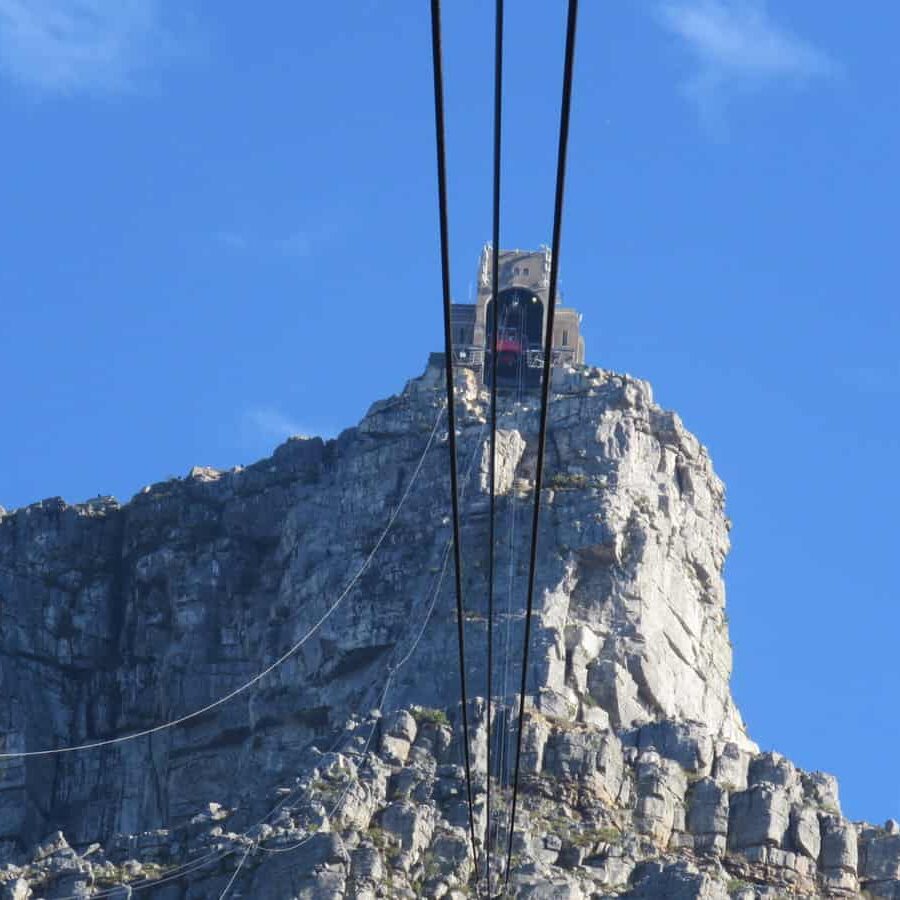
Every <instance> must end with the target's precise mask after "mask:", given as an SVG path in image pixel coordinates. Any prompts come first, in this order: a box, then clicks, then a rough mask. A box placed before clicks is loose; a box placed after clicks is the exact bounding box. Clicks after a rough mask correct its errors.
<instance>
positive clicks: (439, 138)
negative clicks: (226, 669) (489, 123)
mask: <svg viewBox="0 0 900 900" xmlns="http://www.w3.org/2000/svg"><path fill="white" fill-rule="evenodd" d="M431 51H432V66H433V70H434V134H435V145H436V150H437V188H438V211H439V217H440V239H441V285H442V288H443V300H444V370H445V377H446V380H447V426H448V444H449V450H450V501H451V508H452V514H453V565H454V574H455V579H456V621H457V640H458V644H459V679H460V700H461V702H462V722H463V748H464V751H465V752H464V757H465V769H466V794H467V798H468V803H469V831H470V834H471V838H472V860H473V863H474V867H475V884H476V885H477V884H478V848H477V845H476V840H475V814H474V809H473V803H472V766H471V761H470V758H469V714H468V696H467V692H466V646H465V640H466V639H465V620H464V605H463V594H462V553H461V549H460V542H459V531H460V530H459V495H458V487H457V481H458V473H457V465H456V410H455V408H454V390H453V342H452V335H451V315H450V313H451V310H450V307H451V303H452V300H451V297H450V241H449V234H448V227H447V163H446V148H445V140H444V73H443V64H442V59H441V2H440V0H431ZM476 893H477V888H476Z"/></svg>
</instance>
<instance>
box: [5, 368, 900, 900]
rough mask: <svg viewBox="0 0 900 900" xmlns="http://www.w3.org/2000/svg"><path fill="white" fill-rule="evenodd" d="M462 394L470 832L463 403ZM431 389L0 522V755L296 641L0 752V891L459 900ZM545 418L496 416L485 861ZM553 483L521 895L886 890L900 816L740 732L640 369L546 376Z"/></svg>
mask: <svg viewBox="0 0 900 900" xmlns="http://www.w3.org/2000/svg"><path fill="white" fill-rule="evenodd" d="M459 387H460V409H459V413H460V422H459V426H460V434H459V440H460V443H461V451H460V463H461V469H462V470H463V472H464V473H465V472H468V473H469V475H468V478H467V485H466V493H465V497H464V500H463V504H462V510H463V548H464V559H465V577H464V585H465V600H466V609H467V615H466V622H465V629H466V639H467V645H468V658H467V663H468V671H467V673H466V675H467V679H468V684H469V692H470V695H471V696H473V698H474V699H473V701H472V704H471V723H472V730H473V733H472V736H471V751H472V754H473V759H474V760H475V768H476V772H475V782H476V783H475V801H476V802H475V811H476V826H477V830H478V832H479V834H483V833H484V829H485V826H486V824H487V823H486V810H485V786H486V772H485V754H486V746H487V745H486V741H487V734H486V731H487V729H486V717H485V703H484V696H485V686H486V677H487V673H486V670H485V655H484V646H485V635H486V615H485V614H486V596H487V585H486V560H487V547H486V542H487V529H488V517H487V514H488V499H487V472H488V457H487V448H486V443H487V440H488V429H487V428H486V426H485V418H486V414H487V403H486V401H487V397H486V396H485V395H482V394H479V392H478V390H477V389H476V387H475V385H474V384H473V383H472V382H471V381H462V382H461V383H460V385H459ZM442 396H443V383H442V377H441V371H440V369H438V368H429V369H427V370H426V372H425V374H424V375H423V376H422V377H421V378H418V379H415V380H413V381H411V382H410V383H409V384H408V385H407V387H406V389H405V390H404V391H403V393H402V394H400V395H398V396H396V397H392V398H390V399H388V400H385V401H381V402H379V403H376V404H375V405H374V406H373V407H372V409H371V410H370V411H369V413H368V414H367V416H366V417H365V418H364V420H363V421H362V423H361V424H360V425H359V426H358V427H357V428H355V429H350V430H348V431H346V432H344V433H343V434H342V435H341V436H340V437H339V438H338V439H336V440H333V441H328V442H323V441H321V440H319V439H311V440H301V439H294V440H291V441H288V442H287V443H286V444H284V445H282V446H281V447H279V448H278V450H276V452H275V453H274V455H273V456H272V457H271V458H270V459H266V460H263V461H262V462H260V463H257V464H256V465H253V466H250V467H247V468H239V469H234V470H231V471H228V472H219V471H215V470H211V469H194V470H192V471H191V472H190V473H189V475H188V476H187V477H185V478H184V479H180V480H176V481H169V482H165V483H161V484H157V485H152V486H150V487H148V488H145V489H144V491H142V492H141V493H140V494H138V495H137V496H136V497H134V498H133V499H132V500H131V501H130V502H129V503H128V504H126V505H119V504H118V503H116V502H115V501H114V500H112V499H102V498H101V499H98V500H97V501H95V502H91V503H87V504H81V505H77V506H69V505H67V504H66V503H64V502H63V501H61V500H58V499H54V500H47V501H43V502H41V503H37V504H34V505H33V506H30V507H27V508H24V509H21V510H17V511H15V512H13V513H9V514H5V515H3V516H2V518H0V696H2V698H3V704H2V707H0V752H5V753H19V752H25V751H30V752H33V751H36V750H43V749H45V748H63V747H68V746H72V745H80V744H92V743H95V742H98V741H104V740H110V739H115V738H119V737H126V736H128V735H130V734H133V733H136V732H141V731H144V730H147V729H152V728H154V727H155V726H157V725H159V724H160V723H165V722H167V721H171V720H173V719H177V718H179V717H181V716H184V715H186V714H189V713H191V712H192V711H195V710H198V709H202V708H203V707H205V706H206V705H208V704H210V703H213V702H214V701H216V700H217V698H220V697H223V696H224V695H227V694H228V693H229V692H231V691H234V690H235V689H236V688H238V687H240V686H241V685H242V684H245V683H246V682H247V681H248V680H249V679H251V678H253V677H254V676H255V675H256V674H257V673H258V672H260V671H261V670H263V669H264V668H266V667H267V666H268V665H269V664H271V663H272V662H273V661H274V660H276V659H278V658H279V657H281V656H282V655H283V654H284V653H285V651H286V650H288V649H289V648H291V647H292V646H293V645H295V644H296V643H298V642H300V641H302V640H303V638H304V637H305V636H306V635H308V634H309V637H308V639H306V640H305V641H303V642H302V645H301V646H299V647H298V648H297V650H296V652H294V653H292V654H290V655H288V656H287V658H286V659H284V661H283V662H282V663H281V664H279V665H278V666H277V667H276V668H275V669H274V670H273V671H272V672H270V673H269V674H267V675H266V676H265V677H263V678H262V679H260V680H259V681H258V682H257V683H255V684H254V685H253V686H252V687H251V688H250V689H249V690H246V691H244V692H242V693H240V694H238V695H237V696H235V697H234V698H232V699H231V700H229V701H228V702H227V703H225V704H223V705H221V706H218V707H217V708H216V709H214V710H211V711H210V712H208V713H206V714H204V715H202V716H197V717H194V718H191V719H189V720H188V721H186V722H183V723H182V724H180V725H178V726H176V727H172V728H168V729H162V730H159V731H155V732H153V733H151V734H147V735H145V736H142V737H139V738H137V739H133V740H123V741H121V742H117V743H111V744H106V745H104V746H101V747H97V748H93V749H85V750H82V751H79V752H72V753H61V754H52V755H42V756H27V757H13V758H7V759H3V760H0V860H5V862H6V867H5V869H3V870H2V871H0V895H2V894H3V892H4V891H5V896H9V897H15V898H19V900H21V898H26V897H29V896H34V897H38V896H42V897H48V898H49V897H57V898H60V897H69V896H80V897H89V896H117V897H126V896H130V895H131V894H130V892H132V891H136V890H144V891H145V892H146V895H148V896H158V897H165V898H176V897H191V898H201V897H202V898H205V897H213V898H214V897H218V896H220V894H221V893H222V891H223V890H224V889H226V887H227V890H228V892H230V895H231V896H234V897H238V896H243V897H271V898H293V897H321V898H325V897H342V896H351V897H361V898H362V897H376V896H383V897H403V896H409V897H414V896H427V897H442V896H447V897H463V896H475V893H474V881H473V879H472V868H473V867H472V854H471V847H470V845H469V843H468V836H467V811H466V804H465V802H464V798H465V781H464V777H463V770H462V768H461V761H462V747H461V743H460V730H461V729H460V725H459V719H460V710H459V705H458V694H459V682H458V678H459V674H458V667H457V649H456V617H455V605H454V603H455V601H454V596H453V591H452V578H450V577H444V576H445V575H447V574H448V573H447V571H446V560H447V547H448V544H447V540H448V535H449V524H448V521H447V509H448V489H447V474H446V472H447V468H446V459H447V457H446V453H447V450H446V434H445V428H443V427H442V421H441V418H440V417H441V403H442ZM436 423H437V426H436ZM435 426H436V427H435ZM536 426H537V415H536V409H535V406H534V405H532V406H531V407H529V406H527V405H523V404H521V403H519V404H509V406H508V408H507V409H506V410H505V411H504V413H503V414H502V416H501V421H500V429H501V431H500V434H499V440H498V445H499V462H498V492H499V495H498V503H497V515H498V520H497V521H498V541H497V545H496V571H497V581H496V582H495V602H496V608H497V618H496V623H495V639H496V657H497V666H496V669H495V671H494V686H495V706H494V709H495V719H494V722H493V726H494V728H493V731H494V735H495V736H497V737H498V742H497V744H496V746H495V753H494V759H495V760H496V761H497V768H496V769H495V771H494V775H493V777H494V779H495V780H494V785H495V796H496V797H497V802H496V804H495V816H494V821H493V822H492V829H493V833H494V834H495V836H496V838H497V845H496V846H497V847H498V848H502V847H504V846H505V841H506V831H505V829H506V827H507V825H506V822H507V817H508V800H509V790H508V781H509V769H510V752H509V748H510V747H511V746H512V744H511V740H510V739H512V740H514V738H515V735H514V734H513V730H514V728H515V717H514V716H513V714H512V713H513V711H514V708H515V701H516V697H515V692H516V690H517V686H518V683H519V679H520V672H519V670H518V669H517V667H516V660H517V659H518V658H519V656H520V648H521V642H522V631H523V616H522V604H523V601H524V596H525V583H526V578H527V553H528V539H529V528H530V504H531V489H532V487H533V475H534V465H535V444H536V435H535V431H536ZM423 454H424V455H423ZM546 465H547V469H546V481H545V484H546V485H547V488H546V494H545V497H544V508H543V515H542V521H541V535H540V544H539V546H540V554H539V564H538V584H537V587H538V590H537V592H536V598H537V609H536V618H535V622H534V629H533V632H532V645H531V646H532V653H531V657H530V665H529V671H528V684H529V692H528V715H527V719H526V723H525V727H524V733H523V746H524V752H523V758H522V765H523V783H522V791H521V794H520V805H519V813H518V819H517V828H516V833H515V835H514V837H513V849H514V854H513V869H512V872H511V878H510V884H511V893H512V894H514V895H515V896H522V897H534V898H540V897H548V898H549V897H559V898H581V897H585V898H586V897H592V898H593V897H607V896H628V897H675V898H681V897H683V898H701V897H702V898H725V897H733V898H740V900H751V898H755V897H781V896H785V895H786V894H788V893H799V894H804V895H807V896H854V895H857V893H858V892H859V891H860V890H862V889H866V890H868V891H869V892H870V893H871V894H873V895H875V896H880V897H898V898H900V833H898V832H900V828H898V827H897V826H895V825H894V823H888V825H887V826H886V827H885V828H883V829H878V828H872V827H869V826H866V825H863V824H859V823H850V822H848V821H846V820H845V819H844V818H843V817H842V816H841V813H840V806H839V802H838V795H837V785H836V784H835V781H834V779H833V778H831V777H830V776H827V775H822V774H821V773H812V774H809V773H804V772H801V771H799V770H797V769H796V768H795V767H794V766H793V765H792V764H791V763H790V762H789V761H788V760H786V759H784V758H782V757H780V756H778V755H777V754H771V753H769V754H760V753H759V752H758V748H757V747H756V746H755V745H754V744H753V742H752V741H751V740H750V739H749V737H748V736H747V734H746V731H745V728H744V726H743V723H742V722H741V719H740V715H739V714H738V711H737V709H736V708H735V705H734V702H733V700H732V698H731V694H730V691H729V686H728V681H729V676H730V672H731V649H730V644H729V640H728V630H727V622H726V619H725V613H724V603H725V597H724V587H723V581H722V567H723V563H724V560H725V556H726V553H727V550H728V520H727V519H726V517H725V513H724V490H723V486H722V484H721V482H720V481H719V479H718V478H717V477H716V475H715V473H714V472H713V469H712V466H711V463H710V460H709V457H708V455H707V453H706V451H705V449H704V448H703V447H702V446H701V445H700V444H699V442H698V441H697V440H696V438H694V437H693V436H692V435H691V434H690V433H688V432H687V431H686V430H685V429H684V427H683V426H682V424H681V422H680V420H679V419H678V417H677V416H676V415H675V414H673V413H669V412H665V411H663V410H661V409H660V408H659V407H657V406H656V405H655V404H654V403H653V400H652V396H651V392H650V388H649V386H648V385H647V384H646V383H643V382H640V381H637V380H635V379H632V378H629V377H626V376H619V375H614V374H611V373H607V372H603V371H601V370H598V369H579V370H577V371H575V370H571V371H568V372H565V373H560V375H559V377H558V378H557V379H556V382H555V385H554V395H553V398H552V407H551V416H550V434H549V440H548V456H547V462H546ZM410 485H411V486H410ZM391 521H392V524H391V527H390V529H389V530H388V531H387V533H386V535H385V528H386V526H387V525H388V523H389V522H391ZM370 557H371V562H369V563H368V564H367V563H366V561H367V559H369V558H370ZM360 571H361V575H359V578H358V580H356V581H355V582H354V586H353V588H352V589H351V590H350V591H349V592H348V593H347V594H346V596H345V597H344V598H343V599H342V600H341V601H340V603H338V604H337V605H336V606H334V604H335V601H337V600H338V598H340V597H341V595H342V593H343V592H344V590H345V589H346V587H347V585H348V583H350V582H351V580H352V579H353V578H354V575H355V573H358V572H360ZM332 607H334V608H333V609H332ZM323 617H324V621H322V622H321V625H319V626H318V627H317V628H316V630H314V631H313V632H312V634H310V629H311V628H312V626H313V625H314V624H315V623H317V622H319V621H320V620H322V619H323ZM479 852H481V850H480V851H479ZM500 855H501V850H499V849H497V850H495V851H494V860H493V870H494V871H495V872H499V869H500V865H499V862H498V859H497V858H498V857H499V856H500ZM481 862H483V860H480V863H481ZM481 871H483V868H482V870H481ZM233 876H234V878H233ZM232 878H233V881H231V879H232ZM495 886H497V885H495Z"/></svg>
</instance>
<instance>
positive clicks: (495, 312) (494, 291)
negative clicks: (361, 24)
mask: <svg viewBox="0 0 900 900" xmlns="http://www.w3.org/2000/svg"><path fill="white" fill-rule="evenodd" d="M502 112H503V0H496V6H495V23H494V192H493V204H494V209H493V223H492V224H493V228H492V232H491V241H492V244H493V246H492V248H491V249H492V255H491V297H492V299H493V303H492V304H491V307H492V310H491V311H492V316H491V318H492V322H491V330H492V332H493V346H492V347H491V446H490V456H491V458H490V492H491V500H490V524H489V526H488V597H487V801H486V813H487V820H486V823H485V850H484V854H485V872H486V877H487V892H488V896H490V895H491V774H492V771H491V727H492V719H491V715H492V710H491V699H492V696H493V690H494V685H493V678H494V510H495V499H496V498H495V495H496V486H497V348H498V346H499V343H500V340H499V322H500V313H499V308H500V290H499V285H500V272H499V269H500V149H501V128H502Z"/></svg>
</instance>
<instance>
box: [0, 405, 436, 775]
mask: <svg viewBox="0 0 900 900" xmlns="http://www.w3.org/2000/svg"><path fill="white" fill-rule="evenodd" d="M442 418H443V409H442V410H440V411H439V412H438V415H437V418H436V419H435V422H434V426H433V428H432V429H431V434H430V435H429V437H428V442H427V443H426V445H425V449H424V450H423V451H422V455H421V457H420V458H419V461H418V463H417V464H416V467H415V469H414V470H413V473H412V476H411V477H410V479H409V482H408V483H407V485H406V489H405V490H404V492H403V494H402V496H401V497H400V502H399V503H398V504H397V507H396V509H394V510H393V512H392V513H391V516H390V518H389V519H388V523H387V525H386V526H385V528H384V530H383V531H382V533H381V535H380V536H379V538H378V540H377V541H376V542H375V546H374V547H373V548H372V550H371V551H370V552H369V554H368V555H367V556H366V559H365V561H364V562H363V564H362V565H361V566H360V567H359V569H358V570H357V571H356V574H355V575H354V576H353V577H352V578H351V579H350V581H349V583H348V584H347V586H346V587H345V588H344V590H343V591H342V592H341V593H340V594H339V595H338V598H337V599H336V600H335V601H334V602H333V603H332V604H331V606H329V607H328V609H327V610H326V611H325V613H324V614H323V615H322V616H321V617H320V618H319V619H318V620H317V621H316V622H315V624H314V625H313V626H312V627H311V628H310V629H309V630H308V631H307V632H306V633H305V634H304V635H303V637H301V638H300V639H299V640H298V641H296V642H295V643H294V644H293V645H292V646H291V647H290V648H289V649H288V650H286V651H285V652H284V653H283V654H282V655H281V656H279V657H278V659H276V660H275V661H274V662H273V663H271V664H270V665H268V666H266V668H264V669H263V670H262V671H260V672H257V674H256V675H254V676H253V677H252V678H251V679H250V680H249V681H246V682H244V683H243V684H241V685H240V686H238V687H236V688H235V689H234V690H232V691H229V692H228V693H227V694H225V695H223V696H222V697H219V698H218V699H217V700H214V701H212V702H211V703H207V704H206V705H205V706H202V707H200V708H199V709H195V710H194V711H193V712H189V713H185V715H183V716H179V717H178V718H177V719H171V720H170V721H168V722H163V723H162V724H160V725H155V726H154V727H153V728H145V729H143V730H142V731H136V732H132V733H130V734H123V735H120V736H119V737H115V738H106V739H105V740H101V741H92V742H90V743H85V744H76V745H74V746H69V747H55V748H50V749H46V750H27V751H19V752H12V753H9V752H7V753H0V760H4V759H23V758H28V757H34V756H53V755H56V754H61V753H75V752H76V751H80V750H95V749H97V748H99V747H108V746H110V745H113V744H121V743H124V742H125V741H133V740H135V739H136V738H140V737H147V736H148V735H151V734H156V733H157V732H160V731H165V730H166V729H169V728H174V727H175V726H177V725H182V724H184V723H185V722H189V721H190V720H191V719H196V718H197V717H198V716H202V715H204V714H206V713H208V712H211V711H212V710H214V709H216V708H217V707H219V706H222V704H224V703H227V702H228V701H229V700H232V699H233V698H234V697H237V696H238V694H242V693H243V692H244V691H246V690H248V689H249V688H251V687H253V685H255V684H257V683H258V682H260V681H261V680H262V679H263V678H265V677H266V676H267V675H269V674H270V673H271V672H273V671H274V670H275V669H277V668H278V667H279V666H281V665H282V664H283V663H285V662H286V661H287V660H288V659H290V657H292V656H293V655H294V654H296V653H297V651H298V650H299V649H300V648H301V647H302V646H303V645H304V644H305V643H306V642H307V641H308V640H309V639H310V638H311V637H312V636H313V635H314V634H315V633H316V632H317V631H318V630H319V628H321V626H322V625H323V624H324V623H325V622H326V621H327V620H328V619H329V618H330V617H331V615H332V614H333V613H334V612H335V610H336V609H337V608H338V606H340V604H341V603H342V602H343V601H344V599H345V598H346V597H347V595H348V594H349V593H350V591H352V590H353V588H354V587H355V586H356V584H357V582H358V581H359V579H360V578H361V577H362V575H363V574H364V573H365V571H366V570H367V569H368V568H369V565H370V564H371V562H372V560H373V559H374V558H375V554H376V553H377V552H378V550H379V548H380V547H381V545H382V544H383V543H384V541H385V539H386V538H387V536H388V534H389V533H390V531H391V529H392V528H393V526H394V522H395V521H396V520H397V516H398V515H399V514H400V510H401V509H402V508H403V504H404V503H405V502H406V499H407V497H408V496H409V492H410V491H411V490H412V486H413V484H415V482H416V479H417V478H418V477H419V472H420V471H421V470H422V465H423V464H424V462H425V457H426V456H427V455H428V451H429V450H430V449H431V445H432V444H433V443H434V438H435V435H436V434H437V430H438V425H439V424H440V422H441V419H442Z"/></svg>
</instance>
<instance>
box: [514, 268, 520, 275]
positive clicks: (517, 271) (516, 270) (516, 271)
mask: <svg viewBox="0 0 900 900" xmlns="http://www.w3.org/2000/svg"><path fill="white" fill-rule="evenodd" d="M518 274H519V267H518V266H516V267H515V268H514V269H513V275H518Z"/></svg>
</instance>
